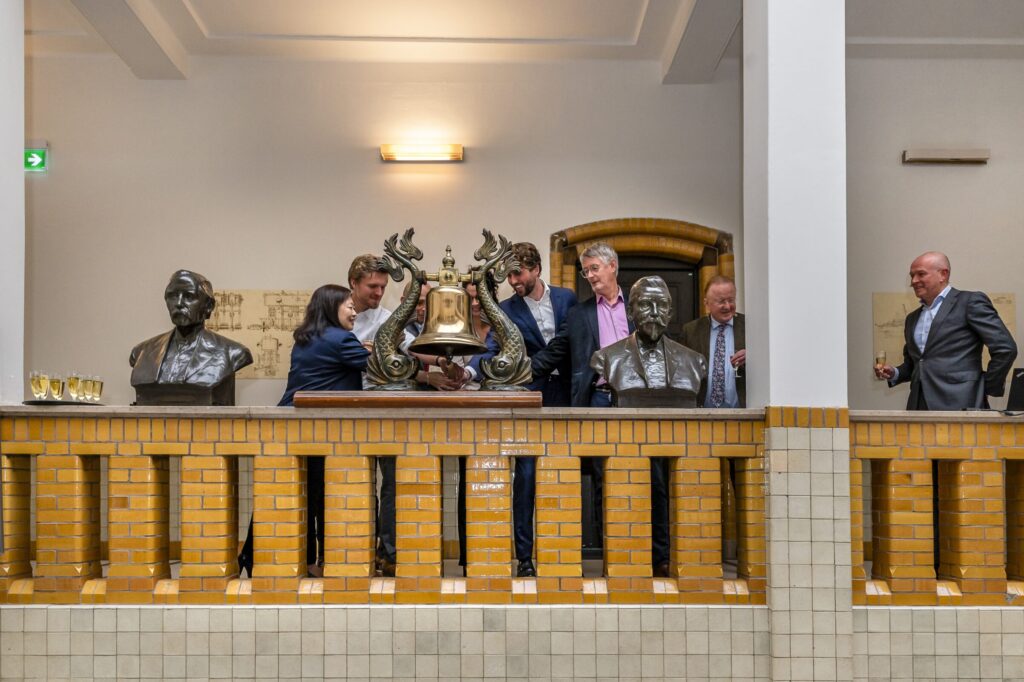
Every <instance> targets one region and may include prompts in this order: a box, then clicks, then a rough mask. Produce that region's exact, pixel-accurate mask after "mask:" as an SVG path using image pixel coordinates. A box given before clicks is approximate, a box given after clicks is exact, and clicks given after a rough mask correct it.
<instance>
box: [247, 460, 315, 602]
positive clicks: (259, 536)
mask: <svg viewBox="0 0 1024 682" xmlns="http://www.w3.org/2000/svg"><path fill="white" fill-rule="evenodd" d="M253 463H254V469H253V509H254V512H255V525H254V528H253V533H254V534H255V536H256V537H255V539H254V540H255V542H254V545H253V546H254V552H253V554H254V556H253V579H252V598H253V603H254V604H260V603H267V604H271V603H274V604H277V603H293V602H295V603H297V602H298V590H299V581H300V580H302V579H303V578H305V577H306V572H307V564H306V530H307V529H306V460H305V458H303V457H296V456H294V455H260V456H258V457H254V458H253Z"/></svg>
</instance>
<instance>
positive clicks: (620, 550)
mask: <svg viewBox="0 0 1024 682" xmlns="http://www.w3.org/2000/svg"><path fill="white" fill-rule="evenodd" d="M604 565H605V575H606V576H608V592H609V596H610V599H611V601H613V602H615V601H623V600H625V601H630V602H636V601H648V600H653V598H654V595H653V593H652V591H651V590H652V587H651V576H652V566H651V461H650V459H648V458H647V457H629V456H623V455H619V456H615V457H608V458H607V459H605V465H604ZM616 592H618V593H620V594H619V595H618V598H616ZM629 593H633V594H629Z"/></svg>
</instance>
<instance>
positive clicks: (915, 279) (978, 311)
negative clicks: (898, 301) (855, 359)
mask: <svg viewBox="0 0 1024 682" xmlns="http://www.w3.org/2000/svg"><path fill="white" fill-rule="evenodd" d="M949 272H950V265H949V258H947V257H946V256H945V255H944V254H941V253H939V252H937V251H929V252H927V253H923V254H921V255H920V256H918V257H917V258H915V259H914V262H913V263H911V264H910V286H911V287H912V288H913V290H914V294H916V295H917V297H918V298H919V299H920V300H921V307H920V308H918V309H917V310H915V311H914V312H912V313H910V314H909V315H907V321H906V323H905V324H904V327H903V336H904V338H905V340H906V344H905V345H904V347H903V364H901V365H900V366H899V367H893V366H892V365H885V364H880V365H876V366H875V376H876V377H877V378H879V379H885V380H887V381H888V382H889V385H890V386H895V385H897V384H902V383H903V382H905V381H909V382H910V397H909V399H908V400H907V409H908V410H963V409H984V408H987V407H988V396H1001V395H1002V394H1003V390H1004V389H1005V386H1006V375H1007V373H1009V371H1010V367H1012V366H1013V361H1014V359H1016V357H1017V344H1016V343H1014V341H1013V337H1012V336H1011V335H1010V332H1009V331H1007V329H1006V325H1004V324H1003V321H1002V320H1001V319H999V314H998V313H997V312H996V309H995V308H994V307H993V306H992V301H990V300H989V298H988V296H986V295H985V294H983V293H982V292H980V291H959V290H958V289H954V288H953V287H951V286H950V285H949ZM982 346H985V347H987V348H988V352H989V356H990V358H991V359H990V360H989V362H988V367H987V368H985V369H982V366H981V350H982Z"/></svg>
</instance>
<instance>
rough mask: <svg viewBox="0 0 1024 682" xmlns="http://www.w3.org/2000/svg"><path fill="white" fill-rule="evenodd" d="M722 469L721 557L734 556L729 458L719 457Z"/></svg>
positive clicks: (734, 529)
mask: <svg viewBox="0 0 1024 682" xmlns="http://www.w3.org/2000/svg"><path fill="white" fill-rule="evenodd" d="M721 466H722V471H721V473H720V476H721V477H722V559H723V560H725V561H728V560H729V559H730V558H733V559H735V558H736V542H737V526H736V524H737V520H736V489H735V488H734V487H733V482H732V480H731V479H730V478H729V458H728V457H722V458H721Z"/></svg>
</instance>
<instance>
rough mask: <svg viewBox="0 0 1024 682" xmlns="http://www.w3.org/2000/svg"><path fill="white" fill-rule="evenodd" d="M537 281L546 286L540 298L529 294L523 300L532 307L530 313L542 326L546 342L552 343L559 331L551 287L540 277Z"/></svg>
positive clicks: (541, 330)
mask: <svg viewBox="0 0 1024 682" xmlns="http://www.w3.org/2000/svg"><path fill="white" fill-rule="evenodd" d="M537 283H538V284H540V286H541V287H543V288H544V293H543V294H541V296H540V300H539V301H535V300H533V299H532V298H531V297H529V296H524V297H523V300H524V301H526V307H527V308H529V309H530V314H531V315H533V319H534V320H535V321H536V322H537V327H538V328H540V335H541V336H543V337H544V343H551V339H553V338H555V332H557V331H558V329H557V328H556V327H555V307H554V306H553V305H552V304H551V289H550V288H548V285H547V284H545V283H544V280H542V279H538V280H537Z"/></svg>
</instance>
